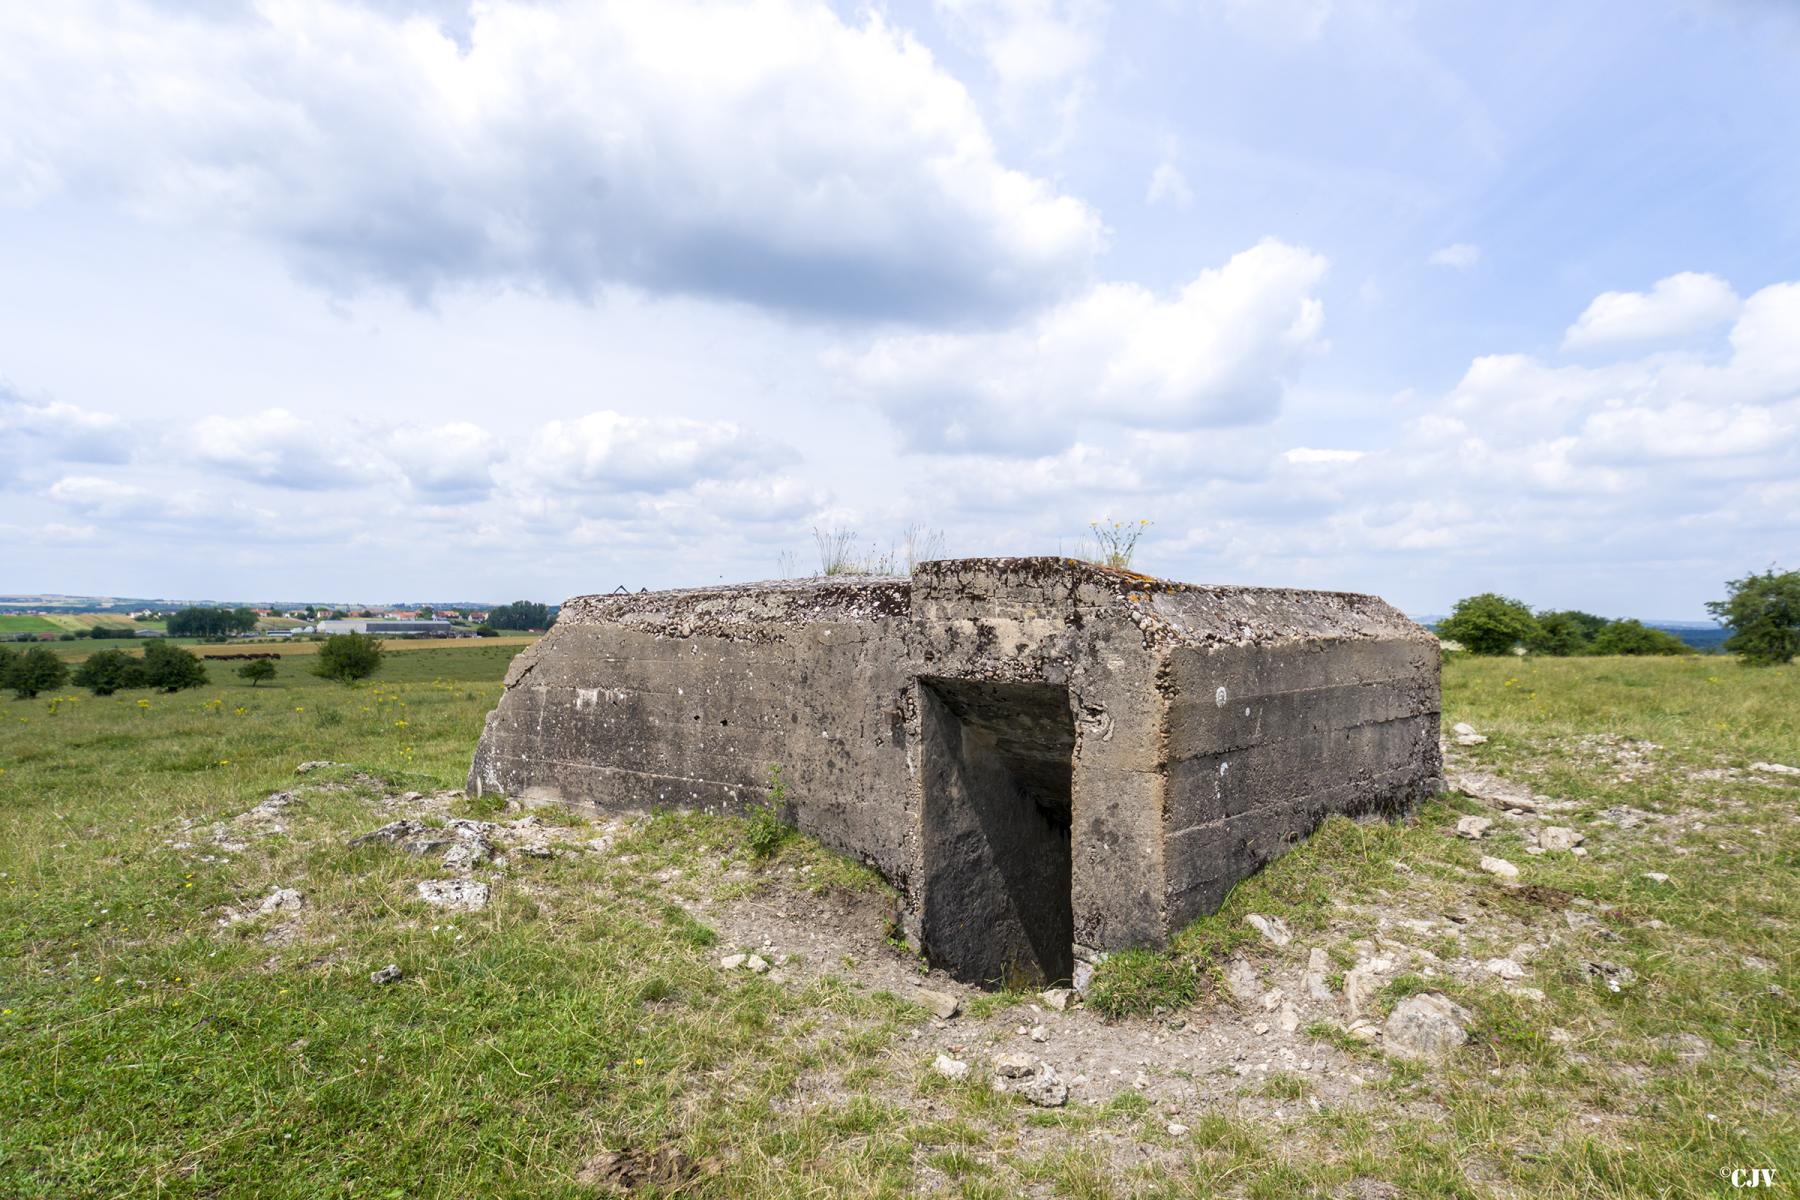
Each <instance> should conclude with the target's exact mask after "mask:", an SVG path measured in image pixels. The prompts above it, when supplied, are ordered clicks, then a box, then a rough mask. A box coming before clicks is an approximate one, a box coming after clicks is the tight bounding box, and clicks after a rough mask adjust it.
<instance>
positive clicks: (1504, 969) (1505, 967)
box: [1481, 958, 1525, 979]
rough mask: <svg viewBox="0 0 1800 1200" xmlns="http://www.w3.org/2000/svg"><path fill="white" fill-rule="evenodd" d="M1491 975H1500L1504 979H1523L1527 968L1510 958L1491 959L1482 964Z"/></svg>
mask: <svg viewBox="0 0 1800 1200" xmlns="http://www.w3.org/2000/svg"><path fill="white" fill-rule="evenodd" d="M1481 965H1482V966H1484V967H1486V968H1487V970H1488V972H1489V974H1493V975H1498V976H1499V977H1500V978H1502V979H1523V978H1525V968H1524V967H1522V966H1520V965H1519V964H1518V963H1516V962H1514V961H1513V960H1512V959H1510V958H1490V959H1488V960H1487V961H1486V962H1485V963H1482V964H1481Z"/></svg>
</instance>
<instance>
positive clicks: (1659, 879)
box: [1644, 871, 1669, 883]
mask: <svg viewBox="0 0 1800 1200" xmlns="http://www.w3.org/2000/svg"><path fill="white" fill-rule="evenodd" d="M1644 878H1645V879H1648V880H1649V881H1650V882H1651V883H1667V882H1669V877H1668V876H1667V875H1664V874H1663V873H1662V872H1661V871H1645V872H1644Z"/></svg>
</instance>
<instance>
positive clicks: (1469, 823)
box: [1456, 816, 1494, 841]
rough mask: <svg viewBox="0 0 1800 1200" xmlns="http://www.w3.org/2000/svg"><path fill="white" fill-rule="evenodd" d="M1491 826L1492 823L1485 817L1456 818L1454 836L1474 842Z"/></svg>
mask: <svg viewBox="0 0 1800 1200" xmlns="http://www.w3.org/2000/svg"><path fill="white" fill-rule="evenodd" d="M1493 824H1494V823H1493V822H1492V821H1491V820H1489V819H1488V818H1486V817H1474V816H1470V817H1458V818H1457V820H1456V836H1457V837H1460V838H1468V839H1469V840H1470V841H1476V840H1477V839H1479V838H1480V837H1481V835H1482V834H1484V833H1486V832H1487V831H1488V830H1489V829H1490V828H1491V827H1492V826H1493Z"/></svg>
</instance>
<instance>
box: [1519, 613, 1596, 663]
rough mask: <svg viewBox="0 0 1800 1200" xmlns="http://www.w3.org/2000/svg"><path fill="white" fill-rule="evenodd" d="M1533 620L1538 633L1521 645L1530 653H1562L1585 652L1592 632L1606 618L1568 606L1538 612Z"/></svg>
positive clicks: (1561, 654)
mask: <svg viewBox="0 0 1800 1200" xmlns="http://www.w3.org/2000/svg"><path fill="white" fill-rule="evenodd" d="M1537 623H1538V634H1537V636H1536V637H1534V638H1531V639H1530V640H1528V641H1527V642H1526V643H1525V648H1526V649H1527V650H1530V651H1531V652H1532V653H1533V654H1549V655H1555V656H1563V655H1570V654H1585V653H1587V649H1588V646H1589V645H1590V644H1591V643H1592V642H1593V640H1594V635H1595V634H1597V633H1599V632H1600V631H1601V630H1602V629H1604V628H1605V627H1606V618H1605V617H1596V616H1595V615H1594V614H1593V613H1587V612H1582V611H1581V610H1580V609H1574V608H1569V609H1561V610H1558V611H1554V612H1552V611H1545V612H1541V613H1538V614H1537Z"/></svg>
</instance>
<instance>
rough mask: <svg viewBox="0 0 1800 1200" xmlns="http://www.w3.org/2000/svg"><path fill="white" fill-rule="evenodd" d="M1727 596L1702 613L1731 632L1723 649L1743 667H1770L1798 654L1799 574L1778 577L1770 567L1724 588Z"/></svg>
mask: <svg viewBox="0 0 1800 1200" xmlns="http://www.w3.org/2000/svg"><path fill="white" fill-rule="evenodd" d="M1725 588H1726V591H1727V592H1729V593H1730V594H1729V595H1728V596H1727V597H1726V598H1725V599H1723V600H1712V601H1709V602H1708V603H1707V605H1706V611H1708V612H1710V613H1711V614H1712V615H1713V618H1714V619H1715V620H1717V621H1718V622H1719V624H1721V625H1723V626H1725V627H1726V628H1727V629H1730V630H1731V636H1730V637H1728V638H1726V639H1725V649H1726V650H1728V651H1730V652H1731V653H1733V654H1736V655H1738V656H1740V657H1739V661H1740V662H1742V663H1743V664H1744V665H1745V666H1751V667H1770V666H1776V665H1778V664H1780V663H1790V662H1793V661H1794V656H1795V655H1796V654H1800V571H1784V572H1782V573H1780V574H1777V573H1776V572H1775V569H1774V568H1773V567H1771V568H1769V569H1768V570H1767V571H1764V572H1763V573H1762V574H1761V575H1746V576H1744V577H1743V578H1742V579H1733V580H1732V581H1731V582H1729V583H1727V584H1726V585H1725Z"/></svg>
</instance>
